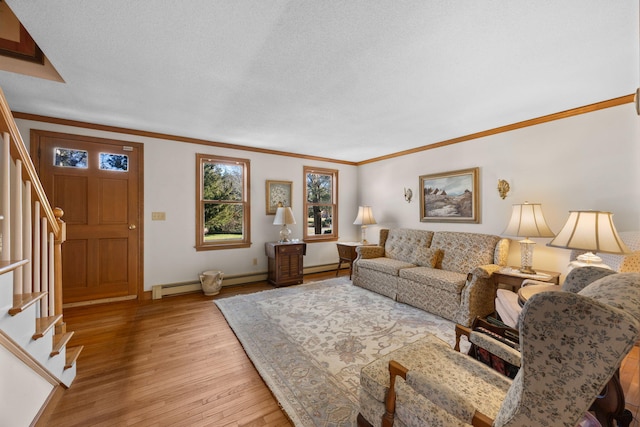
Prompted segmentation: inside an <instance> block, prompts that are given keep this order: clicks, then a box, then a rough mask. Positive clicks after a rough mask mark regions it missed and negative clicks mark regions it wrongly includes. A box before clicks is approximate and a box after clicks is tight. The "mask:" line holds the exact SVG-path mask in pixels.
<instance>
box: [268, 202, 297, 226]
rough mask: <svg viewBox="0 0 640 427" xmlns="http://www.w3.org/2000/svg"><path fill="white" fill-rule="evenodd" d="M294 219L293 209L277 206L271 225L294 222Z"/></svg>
mask: <svg viewBox="0 0 640 427" xmlns="http://www.w3.org/2000/svg"><path fill="white" fill-rule="evenodd" d="M295 223H296V219H295V218H294V217H293V211H292V210H291V207H289V206H287V207H282V206H279V207H278V209H277V210H276V217H275V218H274V219H273V225H288V224H295Z"/></svg>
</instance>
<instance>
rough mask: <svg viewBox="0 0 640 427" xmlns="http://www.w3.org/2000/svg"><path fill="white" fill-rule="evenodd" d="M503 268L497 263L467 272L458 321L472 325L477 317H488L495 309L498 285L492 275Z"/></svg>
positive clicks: (457, 315) (457, 316)
mask: <svg viewBox="0 0 640 427" xmlns="http://www.w3.org/2000/svg"><path fill="white" fill-rule="evenodd" d="M501 268H502V267H501V266H499V265H497V264H486V265H479V266H477V267H475V268H473V270H471V272H469V273H468V274H467V283H465V285H464V288H462V293H461V295H460V298H461V301H460V308H459V311H458V313H457V314H456V319H455V321H456V322H458V323H460V324H462V325H464V326H470V325H471V322H473V319H475V318H476V317H486V316H487V315H489V314H491V313H493V312H494V311H495V302H494V300H495V297H496V286H495V284H494V283H493V278H492V277H491V276H492V275H493V273H495V272H496V271H498V270H500V269H501Z"/></svg>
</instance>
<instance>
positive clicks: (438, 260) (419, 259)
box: [413, 247, 444, 268]
mask: <svg viewBox="0 0 640 427" xmlns="http://www.w3.org/2000/svg"><path fill="white" fill-rule="evenodd" d="M443 256H444V252H443V251H442V249H436V248H427V247H418V249H416V251H415V252H414V257H413V263H414V264H416V265H420V266H423V267H431V268H442V257H443Z"/></svg>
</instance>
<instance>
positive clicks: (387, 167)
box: [17, 104, 640, 290]
mask: <svg viewBox="0 0 640 427" xmlns="http://www.w3.org/2000/svg"><path fill="white" fill-rule="evenodd" d="M17 123H18V127H19V129H20V132H21V134H22V136H23V138H24V139H25V143H27V145H28V143H29V141H28V140H29V130H30V129H32V128H33V129H42V130H51V131H57V132H67V133H74V134H84V135H91V136H97V137H103V138H113V139H118V140H125V141H132V142H141V143H144V146H145V147H144V153H145V162H144V169H145V172H144V180H145V183H144V184H145V185H144V187H145V189H144V236H145V237H144V253H145V257H144V277H145V279H144V289H145V290H150V289H151V287H152V286H153V285H156V284H163V283H176V282H186V281H195V280H197V276H198V273H199V272H201V271H204V270H208V269H214V268H215V269H221V270H223V271H224V272H225V274H226V275H239V274H247V273H259V272H265V271H266V269H267V264H266V263H267V260H266V258H265V255H264V243H265V242H267V241H275V240H277V238H278V231H279V227H277V226H274V225H272V224H271V222H272V221H273V216H267V215H266V214H265V181H266V180H284V181H293V192H294V194H293V210H294V214H295V216H296V219H298V222H299V223H298V224H297V225H295V226H293V227H292V231H293V236H294V238H295V237H297V238H302V226H301V222H300V221H299V219H300V218H302V189H303V176H302V168H303V166H305V165H308V166H319V167H328V168H334V169H338V170H339V184H340V188H339V202H340V211H339V220H340V226H339V231H340V240H343V241H345V240H346V241H357V240H360V231H359V227H357V226H354V225H352V223H353V220H354V218H355V216H356V213H357V206H358V205H359V204H367V205H371V206H372V207H373V212H374V216H375V218H376V220H377V221H378V224H377V225H376V226H370V227H369V229H368V231H367V239H368V240H369V241H371V242H377V241H378V231H379V229H380V228H381V227H407V228H422V229H431V230H460V231H471V232H480V233H492V234H500V233H502V231H503V230H504V228H505V227H506V224H507V221H508V219H509V215H510V212H511V205H512V204H514V203H523V202H525V201H529V202H537V203H542V204H543V209H544V213H545V216H546V218H547V221H548V223H549V225H550V226H551V228H552V230H553V231H555V232H558V231H559V230H560V228H561V227H562V225H563V224H564V222H565V220H566V218H567V216H568V211H569V210H576V209H597V210H607V211H611V212H613V213H614V214H615V215H614V221H615V224H616V226H617V229H618V231H630V230H640V172H639V165H640V117H638V116H637V115H636V114H635V110H634V107H633V105H632V104H626V105H622V106H618V107H613V108H608V109H605V110H600V111H596V112H592V113H588V114H583V115H579V116H574V117H570V118H567V119H562V120H557V121H553V122H549V123H544V124H541V125H537V126H532V127H527V128H524V129H519V130H515V131H511V132H507V133H502V134H498V135H493V136H489V137H486V138H481V139H476V140H472V141H467V142H464V143H460V144H455V145H451V146H447V147H442V148H437V149H433V150H427V151H424V152H420V153H417V154H412V155H409V156H403V157H398V158H393V159H389V160H385V161H380V162H375V163H370V164H366V165H363V166H360V167H355V166H349V165H342V164H334V163H328V162H317V161H309V160H304V159H296V158H290V157H284V156H274V155H269V154H261V153H253V152H249V151H241V150H231V149H220V148H216V147H209V146H205V145H198V144H186V143H179V142H174V141H168V140H162V139H154V138H144V137H138V136H133V135H124V134H118V133H110V132H103V131H95V130H90V129H82V128H75V127H68V126H62V125H55V124H49V123H39V122H32V121H27V120H17ZM195 153H215V154H219V155H224V156H233V157H242V158H248V159H250V160H251V205H252V213H251V224H252V229H251V237H252V241H253V244H252V245H251V247H250V248H248V249H233V250H223V251H204V252H196V251H195V249H194V244H195V242H194V239H195V237H194V233H195V232H194V228H195V171H194V167H195ZM476 166H477V167H479V168H480V206H481V222H480V224H451V223H422V222H420V221H419V218H420V207H419V200H420V198H419V189H418V184H419V176H420V175H426V174H431V173H438V172H446V171H451V170H457V169H464V168H470V167H476ZM498 179H506V180H507V181H509V183H510V184H511V192H510V193H509V195H508V197H507V198H506V199H505V200H502V199H501V198H500V197H499V195H498V191H497V189H496V187H497V181H498ZM405 187H408V188H411V189H412V190H413V193H414V201H413V202H411V203H410V204H409V203H406V202H405V201H404V195H403V194H404V188H405ZM156 211H161V212H166V214H167V215H166V216H167V219H166V221H151V212H156ZM515 240H517V239H515ZM536 241H537V242H538V245H536V250H535V252H534V268H540V269H547V270H553V271H560V272H563V273H565V272H566V265H567V263H568V257H569V251H568V250H563V249H555V248H549V247H546V246H545V244H546V243H547V242H549V241H550V239H536ZM254 258H257V260H258V265H256V266H254V265H252V260H253V259H254ZM337 259H338V258H337V251H336V248H335V243H333V242H327V243H312V244H308V245H307V256H306V257H305V260H304V264H305V267H309V266H317V265H324V264H330V263H334V262H337ZM509 262H510V263H511V264H512V265H519V264H520V255H519V245H518V244H517V243H515V242H514V243H513V244H512V248H511V253H510V259H509Z"/></svg>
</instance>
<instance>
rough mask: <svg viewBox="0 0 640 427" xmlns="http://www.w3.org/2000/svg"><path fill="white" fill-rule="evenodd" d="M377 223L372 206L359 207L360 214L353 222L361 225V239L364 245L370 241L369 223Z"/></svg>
mask: <svg viewBox="0 0 640 427" xmlns="http://www.w3.org/2000/svg"><path fill="white" fill-rule="evenodd" d="M375 223H376V219H375V218H374V217H373V212H372V211H371V206H360V207H358V216H357V217H356V220H355V221H353V224H354V225H359V226H360V232H361V233H362V236H361V241H362V244H363V245H366V244H367V243H369V242H367V225H369V224H375Z"/></svg>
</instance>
